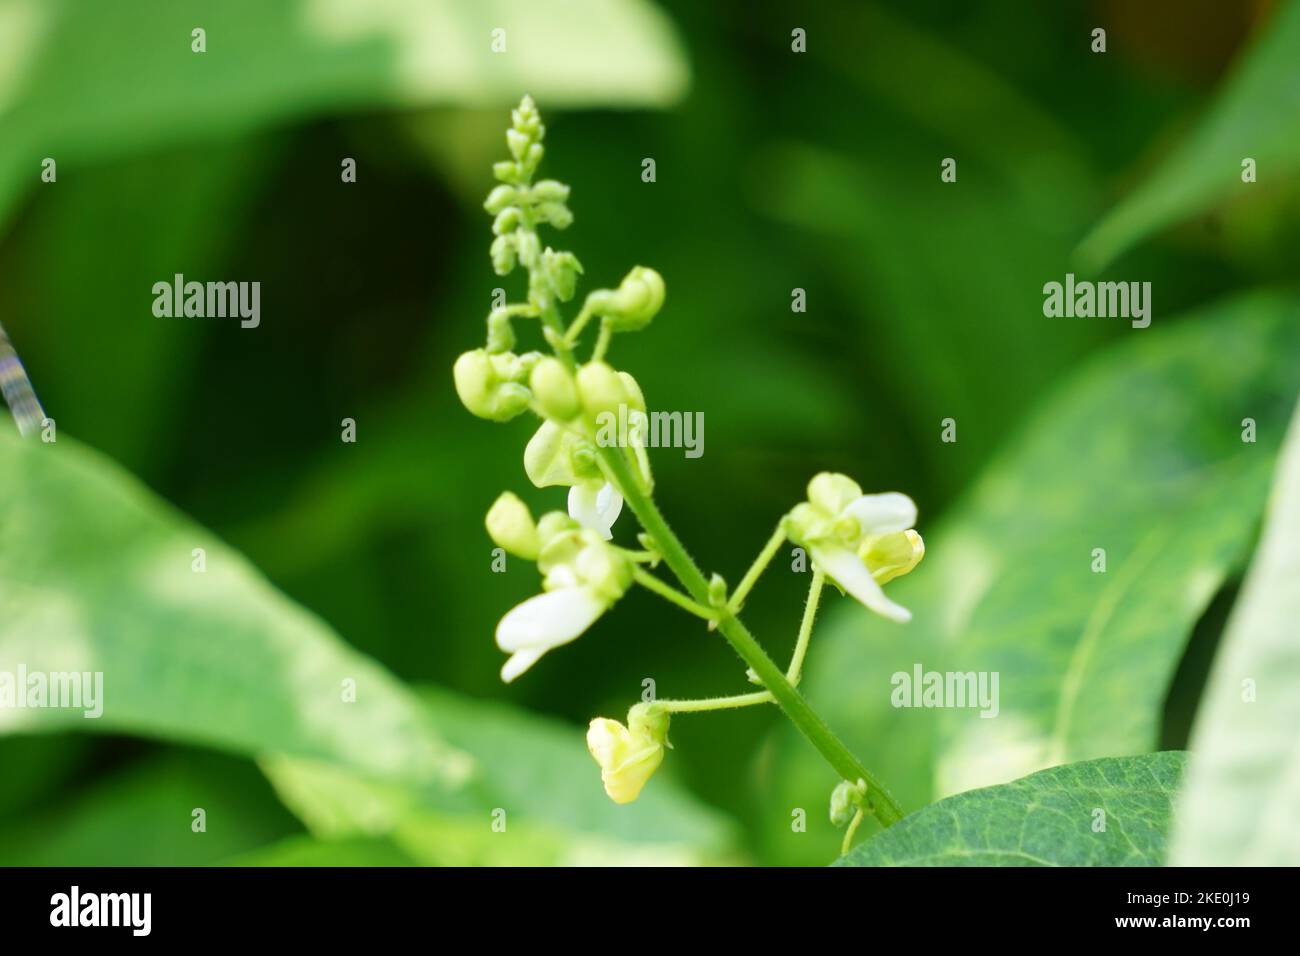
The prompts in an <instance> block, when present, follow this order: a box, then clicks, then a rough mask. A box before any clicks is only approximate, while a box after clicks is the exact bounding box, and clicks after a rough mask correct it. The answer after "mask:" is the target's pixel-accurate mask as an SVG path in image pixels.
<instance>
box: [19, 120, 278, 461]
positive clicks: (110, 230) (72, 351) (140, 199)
mask: <svg viewBox="0 0 1300 956" xmlns="http://www.w3.org/2000/svg"><path fill="white" fill-rule="evenodd" d="M270 152H271V151H270V150H269V149H268V148H267V147H266V146H265V145H263V144H255V143H250V142H247V141H238V142H236V143H234V144H222V145H220V146H215V147H209V148H207V149H203V150H190V151H179V152H177V151H169V152H168V153H166V154H163V155H160V156H157V157H151V158H150V159H149V160H148V161H144V162H141V163H138V164H124V165H113V166H107V167H99V168H96V169H94V170H88V171H86V172H85V173H82V174H80V175H78V176H74V177H68V179H67V180H66V181H61V182H60V183H59V184H58V186H57V188H55V189H52V190H50V191H49V192H48V193H45V194H44V195H43V197H42V202H41V204H40V207H39V209H38V210H36V212H35V214H34V215H33V216H32V217H31V218H30V219H29V220H28V229H27V230H25V231H24V232H23V234H22V240H23V241H22V242H20V243H16V244H15V246H14V249H13V258H12V262H11V263H5V268H4V269H3V271H2V272H0V275H3V282H4V287H5V300H6V301H5V303H4V304H5V311H6V328H8V330H9V332H10V334H11V335H12V336H13V337H14V339H15V340H16V341H17V342H19V343H21V344H20V346H19V348H20V350H21V354H22V356H23V359H24V361H25V362H26V363H27V365H28V370H29V372H30V373H31V375H32V379H33V381H34V383H35V385H36V389H37V392H38V394H39V395H40V396H41V398H42V400H43V401H44V404H45V408H46V411H47V412H48V413H49V415H50V416H51V417H52V418H54V419H55V421H57V422H58V425H59V428H60V429H64V430H67V431H69V432H71V433H73V434H76V435H79V436H82V437H83V438H86V439H87V440H90V441H91V443H92V444H94V445H95V447H96V448H98V449H100V450H101V451H104V452H106V453H107V454H109V455H110V456H112V457H113V458H114V460H116V461H119V462H122V463H124V464H126V465H127V466H128V467H130V468H131V469H132V470H133V471H134V472H135V473H137V474H143V475H146V476H147V477H149V478H154V477H156V476H158V475H160V474H165V473H167V472H168V471H169V466H171V465H172V464H173V461H172V460H171V457H172V456H175V455H177V454H178V450H179V444H178V443H177V442H170V441H160V440H159V438H160V436H163V435H170V434H175V433H176V432H177V431H178V430H179V429H180V428H181V427H182V422H183V421H184V416H185V414H186V412H187V411H188V410H189V409H188V407H187V404H186V403H185V402H183V401H177V400H176V396H177V395H178V394H179V393H180V391H181V390H182V389H183V388H184V387H185V386H186V385H187V384H188V383H189V382H191V381H193V379H194V376H195V366H196V365H197V360H198V358H199V355H200V351H201V349H202V346H203V344H204V342H205V339H206V337H207V336H211V335H214V334H219V333H218V332H217V330H216V329H214V328H212V327H211V326H208V325H206V324H204V323H196V322H193V321H188V322H187V321H169V320H162V321H159V320H157V319H156V318H154V317H153V316H152V314H151V313H150V311H149V309H150V305H151V293H150V291H149V290H151V289H152V288H153V284H154V283H155V282H158V281H159V280H166V281H170V279H171V277H172V276H174V275H175V274H177V273H188V274H189V275H191V276H195V275H198V276H203V275H211V274H212V273H211V271H210V270H212V269H214V268H215V267H217V265H218V264H219V263H220V261H222V260H221V257H222V256H223V255H224V254H225V253H227V252H228V251H229V250H230V249H231V248H232V247H234V246H235V245H236V244H237V240H236V239H234V238H233V235H232V232H230V231H227V230H237V229H239V228H241V227H242V226H243V225H244V223H243V221H242V220H243V219H244V215H243V214H242V213H241V212H240V210H241V209H243V208H244V207H243V206H242V205H241V203H242V202H243V201H244V200H245V199H246V198H247V197H249V196H250V195H253V194H255V193H256V185H257V177H258V176H259V175H260V174H262V173H263V172H264V171H265V168H266V165H267V160H268V154H269V153H270ZM160 195H165V196H168V197H169V198H168V201H167V202H158V201H157V198H158V197H159V196H160ZM123 209H130V210H131V215H130V217H129V221H126V222H124V221H123V220H124V217H123V215H122V211H123ZM217 222H220V223H222V225H223V226H224V227H225V228H213V224H214V223H217ZM72 237H75V238H72ZM74 276H75V277H76V278H75V281H69V277H74ZM15 312H17V313H18V314H19V315H20V316H22V317H23V318H25V319H26V321H15V320H14V318H13V315H14V313H15ZM107 395H111V396H112V401H87V400H85V398H86V396H107Z"/></svg>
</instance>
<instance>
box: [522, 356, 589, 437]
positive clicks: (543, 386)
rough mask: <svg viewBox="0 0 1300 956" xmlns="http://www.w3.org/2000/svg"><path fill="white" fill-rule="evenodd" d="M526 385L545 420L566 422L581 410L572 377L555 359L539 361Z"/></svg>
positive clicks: (576, 388)
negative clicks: (534, 397) (535, 398)
mask: <svg viewBox="0 0 1300 956" xmlns="http://www.w3.org/2000/svg"><path fill="white" fill-rule="evenodd" d="M528 384H529V386H530V387H531V388H532V390H533V395H535V396H536V397H537V403H538V404H539V405H540V406H541V407H542V411H543V412H544V413H545V414H546V417H547V418H554V419H557V420H558V421H562V422H567V421H570V420H572V419H573V418H574V417H575V416H576V415H577V414H578V412H579V411H580V410H581V408H582V406H581V403H580V402H579V401H578V387H577V385H576V384H575V383H574V381H573V375H572V374H570V372H569V370H568V369H567V368H566V367H565V365H564V363H563V362H561V361H560V360H559V359H557V358H551V357H549V356H548V357H546V358H544V359H542V360H541V361H539V362H538V363H537V365H536V366H535V367H534V368H533V374H532V375H531V376H530V377H529V380H528Z"/></svg>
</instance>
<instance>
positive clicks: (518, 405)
mask: <svg viewBox="0 0 1300 956" xmlns="http://www.w3.org/2000/svg"><path fill="white" fill-rule="evenodd" d="M503 357H507V356H492V355H489V354H488V353H487V351H486V350H484V349H475V350H474V351H473V352H466V353H465V354H464V355H462V356H461V357H460V358H458V359H456V364H455V366H454V367H453V368H452V377H453V378H454V379H455V382H456V394H457V395H459V396H460V400H461V402H462V403H463V404H464V406H465V407H466V408H467V409H469V411H470V412H471V413H472V414H474V415H477V416H478V417H479V418H486V419H489V420H491V421H497V422H505V421H509V420H510V419H512V418H514V417H515V416H516V415H518V414H520V413H521V412H523V411H525V410H526V409H527V408H528V403H529V401H530V399H531V397H532V396H531V394H530V393H529V391H528V389H527V388H526V387H524V386H523V385H520V384H519V383H517V382H511V381H503V380H502V376H501V374H500V372H499V370H498V366H497V364H496V363H494V362H493V359H494V358H496V359H500V358H503ZM508 358H510V359H512V360H514V361H518V359H516V358H515V357H514V356H508Z"/></svg>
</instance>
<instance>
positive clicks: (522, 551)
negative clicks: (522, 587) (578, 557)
mask: <svg viewBox="0 0 1300 956" xmlns="http://www.w3.org/2000/svg"><path fill="white" fill-rule="evenodd" d="M486 524H487V531H488V535H489V536H490V537H491V538H492V540H493V542H494V543H495V544H496V545H497V546H498V547H501V548H505V549H506V551H508V552H510V553H511V554H513V555H515V556H516V557H520V558H523V559H524V560H526V561H536V560H537V555H538V554H539V553H540V552H541V550H542V542H541V536H540V535H539V534H538V532H537V525H536V523H535V522H534V521H533V516H532V513H531V512H530V511H529V510H528V506H527V505H526V504H524V503H523V502H522V501H520V500H519V498H518V497H517V496H516V495H514V494H513V493H511V492H509V491H506V492H502V494H501V496H500V497H499V498H497V500H496V501H495V502H494V503H493V505H492V507H491V508H490V509H489V510H488V513H487V521H486Z"/></svg>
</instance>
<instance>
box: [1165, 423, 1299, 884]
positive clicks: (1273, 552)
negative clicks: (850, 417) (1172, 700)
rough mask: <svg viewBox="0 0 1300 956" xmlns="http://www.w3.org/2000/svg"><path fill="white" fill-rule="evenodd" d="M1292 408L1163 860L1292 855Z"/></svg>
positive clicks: (1212, 861) (1295, 519)
mask: <svg viewBox="0 0 1300 956" xmlns="http://www.w3.org/2000/svg"><path fill="white" fill-rule="evenodd" d="M1297 529H1300V412H1298V413H1297V414H1296V415H1295V416H1294V417H1293V418H1292V420H1291V429H1290V433H1289V436H1288V438H1287V441H1286V448H1285V451H1284V453H1283V455H1282V461H1281V463H1280V465H1279V467H1278V471H1277V476H1276V478H1275V480H1274V486H1273V496H1272V501H1271V504H1270V508H1269V513H1268V520H1267V524H1266V526H1265V531H1264V537H1263V540H1262V541H1261V542H1260V546H1259V549H1258V551H1256V553H1255V558H1254V560H1253V561H1252V562H1251V566H1250V572H1249V574H1248V575H1247V577H1246V583H1245V585H1244V587H1243V589H1242V592H1241V597H1240V598H1239V600H1238V603H1237V605H1236V607H1235V608H1234V609H1233V613H1232V617H1231V619H1230V620H1229V622H1228V628H1227V632H1226V636H1225V637H1224V640H1223V644H1222V646H1221V648H1220V650H1219V655H1218V658H1217V659H1216V661H1215V664H1214V669H1213V672H1212V673H1211V676H1210V681H1209V685H1208V688H1207V690H1206V692H1205V697H1204V700H1203V703H1202V706H1201V709H1200V711H1199V712H1198V714H1197V717H1196V724H1195V727H1194V730H1193V736H1192V748H1191V749H1192V756H1191V762H1190V765H1189V767H1188V771H1187V772H1188V776H1187V780H1188V787H1187V790H1186V792H1185V794H1184V797H1183V799H1182V801H1181V802H1180V804H1179V808H1178V815H1177V820H1176V825H1175V827H1174V837H1173V849H1172V853H1171V858H1170V861H1171V862H1172V863H1174V864H1178V865H1183V864H1186V865H1194V866H1295V865H1296V863H1297V862H1300V748H1297V734H1298V733H1300V692H1297V688H1298V687H1300V643H1298V642H1297V640H1296V637H1297V627H1298V626H1300V590H1297V588H1296V584H1297V582H1300V539H1298V538H1297V536H1296V531H1297Z"/></svg>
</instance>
